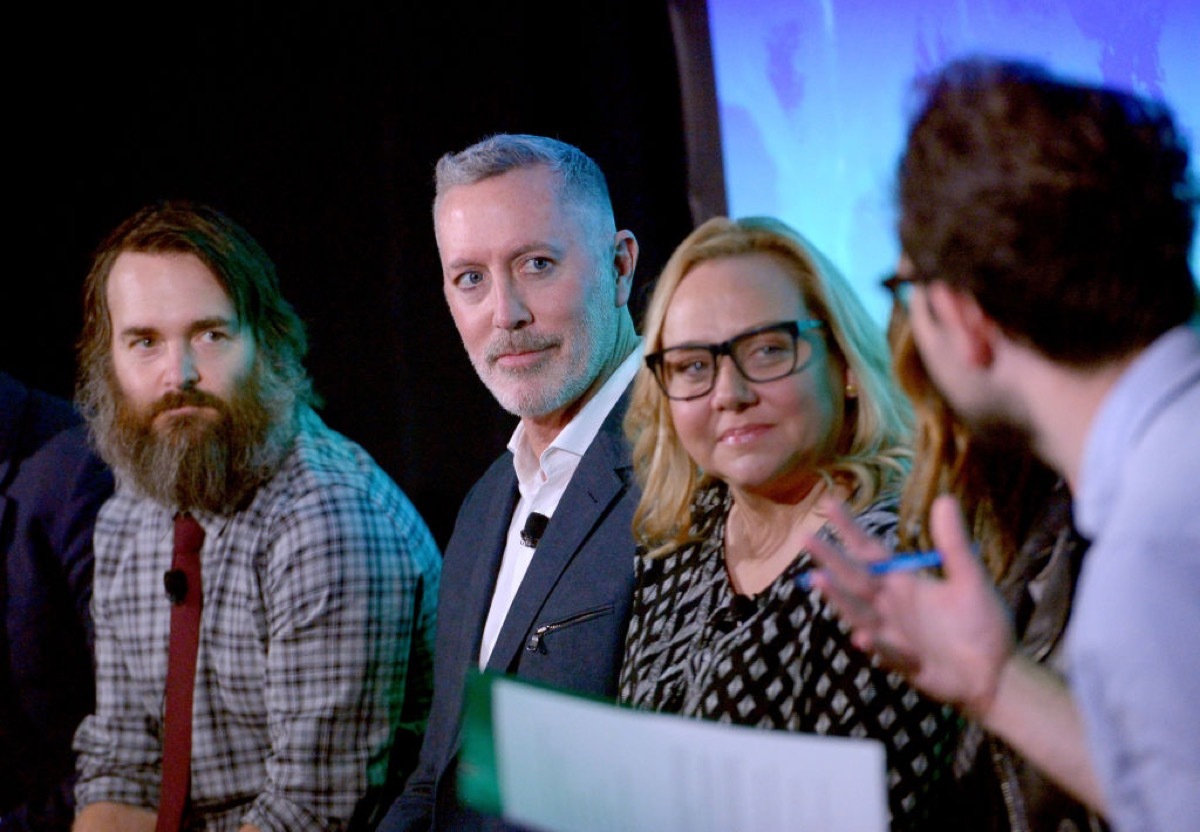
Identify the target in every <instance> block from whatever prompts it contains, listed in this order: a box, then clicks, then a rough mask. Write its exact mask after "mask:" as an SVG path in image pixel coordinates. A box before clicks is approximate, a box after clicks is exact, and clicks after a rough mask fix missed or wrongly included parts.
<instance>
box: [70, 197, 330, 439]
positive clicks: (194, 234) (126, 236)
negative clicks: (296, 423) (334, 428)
mask: <svg viewBox="0 0 1200 832" xmlns="http://www.w3.org/2000/svg"><path fill="white" fill-rule="evenodd" d="M127 251H131V252H144V253H150V254H191V255H194V256H195V257H197V258H198V259H199V260H200V261H201V262H202V263H204V265H205V266H206V267H207V268H208V269H209V271H211V272H212V274H213V276H214V277H215V278H216V279H217V281H218V282H219V283H220V284H221V286H222V288H223V289H224V290H225V291H226V293H228V295H229V297H230V300H231V301H232V303H233V307H234V309H235V310H236V311H237V315H238V323H239V325H240V326H245V327H247V328H248V330H249V331H250V332H251V333H252V335H253V337H254V343H255V347H256V348H257V350H258V352H259V355H260V358H259V361H261V362H262V365H263V370H264V371H265V372H264V378H265V380H266V381H269V382H270V383H269V384H268V385H266V386H265V389H264V392H265V393H268V394H271V395H274V396H276V397H279V396H284V397H288V398H291V399H293V400H294V402H295V403H304V404H313V403H315V401H316V397H315V395H314V394H313V391H312V382H311V381H310V379H309V377H308V373H307V372H306V371H305V369H304V365H303V360H304V356H305V353H306V352H307V351H308V340H307V337H306V336H305V332H304V324H303V322H302V321H301V320H300V318H299V316H298V315H297V314H296V312H295V310H294V309H293V308H292V306H291V304H289V303H288V302H287V301H286V300H285V299H284V297H283V295H282V294H280V291H279V278H278V276H277V275H276V273H275V264H274V263H272V262H271V258H270V257H268V256H267V253H266V252H265V251H264V250H263V249H262V247H261V246H260V245H259V244H258V242H257V241H255V239H254V238H253V237H251V236H250V234H249V233H248V232H247V231H246V230H245V229H243V228H242V227H241V226H239V225H238V224H237V223H235V222H234V221H233V220H231V219H230V218H229V217H227V216H225V215H224V214H222V213H221V212H219V211H217V210H216V209H214V208H210V207H208V206H205V205H197V204H193V203H189V202H180V201H168V202H158V203H154V204H152V205H148V206H146V207H145V208H142V209H141V210H139V211H138V212H137V213H135V214H134V215H133V216H131V217H129V218H128V219H127V220H125V221H124V222H123V223H121V224H120V225H119V226H118V227H117V228H116V229H115V230H114V231H113V232H112V233H111V234H109V235H108V237H106V238H105V239H104V241H103V242H102V243H101V244H100V246H99V247H98V248H97V250H96V253H95V255H94V257H93V260H92V267H91V270H90V271H89V272H88V275H87V278H86V279H85V281H84V286H83V331H82V334H81V335H80V338H79V345H78V350H79V381H78V387H77V398H78V401H79V405H80V408H81V409H82V410H83V412H84V414H85V415H95V413H96V412H97V411H98V410H100V409H104V408H108V407H111V398H112V396H111V395H110V386H111V383H112V382H113V377H112V321H111V316H110V314H109V308H108V278H109V274H110V273H111V271H112V267H113V263H114V262H116V259H117V257H119V256H120V255H121V254H122V253H123V252H127Z"/></svg>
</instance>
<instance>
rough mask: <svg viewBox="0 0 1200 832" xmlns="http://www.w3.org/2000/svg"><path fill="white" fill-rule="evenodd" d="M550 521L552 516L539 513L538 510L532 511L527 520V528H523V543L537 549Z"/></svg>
mask: <svg viewBox="0 0 1200 832" xmlns="http://www.w3.org/2000/svg"><path fill="white" fill-rule="evenodd" d="M549 523H550V518H549V517H547V516H546V515H544V514H538V513H537V512H536V511H533V512H530V513H529V518H528V519H527V520H526V521H525V528H523V529H521V545H523V546H528V547H529V548H530V549H536V548H537V545H538V541H539V540H541V539H542V534H543V533H544V532H545V531H546V526H547V525H549Z"/></svg>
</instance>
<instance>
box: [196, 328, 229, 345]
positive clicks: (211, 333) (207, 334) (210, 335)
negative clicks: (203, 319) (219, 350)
mask: <svg viewBox="0 0 1200 832" xmlns="http://www.w3.org/2000/svg"><path fill="white" fill-rule="evenodd" d="M200 338H201V340H203V341H206V342H208V343H216V342H218V341H225V340H228V338H229V333H227V332H223V331H221V330H219V329H206V330H205V331H204V332H203V333H201V335H200Z"/></svg>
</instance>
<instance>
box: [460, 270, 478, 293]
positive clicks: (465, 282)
mask: <svg viewBox="0 0 1200 832" xmlns="http://www.w3.org/2000/svg"><path fill="white" fill-rule="evenodd" d="M482 282H483V275H482V274H480V273H479V272H463V273H462V274H460V275H459V276H458V277H456V278H454V285H455V286H457V287H458V288H459V289H470V288H472V287H474V286H478V285H479V284H480V283H482Z"/></svg>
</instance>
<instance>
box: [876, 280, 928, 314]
mask: <svg viewBox="0 0 1200 832" xmlns="http://www.w3.org/2000/svg"><path fill="white" fill-rule="evenodd" d="M928 282H929V278H927V277H922V276H920V275H916V274H913V275H909V276H907V277H902V276H900V275H899V274H897V273H896V272H892V273H891V274H890V275H888V276H887V277H885V278H884V279H883V280H881V281H879V285H880V287H881V288H883V289H885V290H887V291H888V292H890V293H891V295H892V304H893V305H895V306H898V307H900V308H901V309H904V310H907V309H908V302H909V300H910V299H911V298H912V287H913V286H916V285H918V284H925V283H928Z"/></svg>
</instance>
